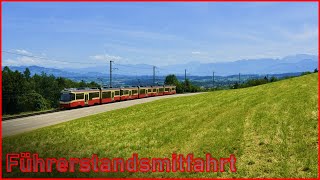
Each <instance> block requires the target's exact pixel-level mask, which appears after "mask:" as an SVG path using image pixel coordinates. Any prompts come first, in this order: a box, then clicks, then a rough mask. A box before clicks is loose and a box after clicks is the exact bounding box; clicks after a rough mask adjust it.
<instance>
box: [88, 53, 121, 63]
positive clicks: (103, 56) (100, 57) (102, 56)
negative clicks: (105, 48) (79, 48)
mask: <svg viewBox="0 0 320 180" xmlns="http://www.w3.org/2000/svg"><path fill="white" fill-rule="evenodd" d="M90 58H91V59H95V60H105V61H110V60H120V59H122V58H121V57H120V56H113V55H109V54H99V55H94V56H90Z"/></svg>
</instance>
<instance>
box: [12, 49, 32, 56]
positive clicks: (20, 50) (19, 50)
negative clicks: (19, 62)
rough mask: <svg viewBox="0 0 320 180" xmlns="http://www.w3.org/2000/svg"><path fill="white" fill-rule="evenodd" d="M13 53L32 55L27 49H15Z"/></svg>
mask: <svg viewBox="0 0 320 180" xmlns="http://www.w3.org/2000/svg"><path fill="white" fill-rule="evenodd" d="M12 52H16V53H19V54H23V55H32V53H31V52H29V51H27V50H25V49H14V50H12Z"/></svg>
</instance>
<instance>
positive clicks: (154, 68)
mask: <svg viewBox="0 0 320 180" xmlns="http://www.w3.org/2000/svg"><path fill="white" fill-rule="evenodd" d="M155 84H156V67H155V66H153V86H154V85H155Z"/></svg>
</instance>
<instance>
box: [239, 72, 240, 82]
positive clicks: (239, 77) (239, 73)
mask: <svg viewBox="0 0 320 180" xmlns="http://www.w3.org/2000/svg"><path fill="white" fill-rule="evenodd" d="M239 84H240V73H239Z"/></svg>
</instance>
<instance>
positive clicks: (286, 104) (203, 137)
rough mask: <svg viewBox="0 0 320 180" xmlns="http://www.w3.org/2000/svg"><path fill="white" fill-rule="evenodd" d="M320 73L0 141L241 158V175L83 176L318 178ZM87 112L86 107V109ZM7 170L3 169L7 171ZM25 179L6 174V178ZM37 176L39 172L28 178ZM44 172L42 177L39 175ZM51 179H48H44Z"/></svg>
mask: <svg viewBox="0 0 320 180" xmlns="http://www.w3.org/2000/svg"><path fill="white" fill-rule="evenodd" d="M317 75H318V74H311V75H306V76H302V77H298V78H292V79H288V80H283V81H279V82H275V83H270V84H266V85H262V86H256V87H252V88H246V89H238V90H226V91H216V92H212V93H205V94H201V95H195V96H190V97H183V98H172V99H165V100H159V101H154V102H151V103H146V104H141V105H136V106H133V107H130V108H126V109H120V110H115V111H110V112H106V113H102V114H99V115H94V116H88V117H84V118H81V119H77V120H73V121H69V122H66V123H61V124H59V125H54V126H51V127H47V128H42V129H39V130H36V131H32V132H29V133H24V134H21V135H16V136H12V137H7V138H4V139H3V158H5V154H6V153H8V152H23V151H29V152H32V153H35V152H37V153H39V155H40V156H41V157H57V158H59V157H65V158H70V157H91V155H92V154H94V153H95V154H98V155H99V157H108V158H112V157H124V158H127V157H131V155H132V153H138V154H139V157H171V154H172V153H173V152H176V153H182V154H185V155H186V154H188V153H193V154H194V156H195V157H202V158H204V157H205V153H211V154H212V156H213V157H217V158H219V157H229V155H230V154H231V153H233V154H235V156H236V158H237V162H236V167H237V173H229V172H224V173H189V174H188V173H125V174H121V173H89V174H88V173H87V174H84V173H81V174H80V173H78V174H61V173H60V174H59V173H55V174H54V175H55V176H108V177H123V176H126V177H317V157H318V156H317V146H318V131H317V127H318V106H317V101H318V92H317V85H318V77H317ZM84 110H85V108H84ZM4 171H5V169H3V172H4ZM14 175H16V176H17V175H21V176H22V175H24V176H25V175H26V174H18V173H15V174H12V173H11V174H8V173H4V176H5V177H8V176H14ZM27 175H29V176H32V175H33V176H34V174H27ZM38 175H39V174H38ZM40 176H48V174H40Z"/></svg>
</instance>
